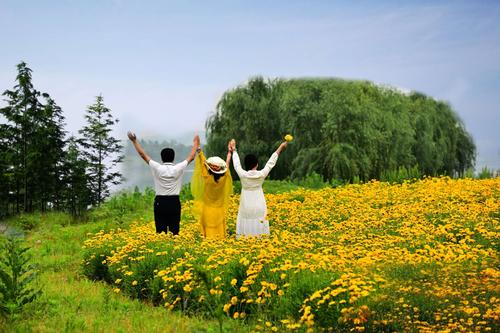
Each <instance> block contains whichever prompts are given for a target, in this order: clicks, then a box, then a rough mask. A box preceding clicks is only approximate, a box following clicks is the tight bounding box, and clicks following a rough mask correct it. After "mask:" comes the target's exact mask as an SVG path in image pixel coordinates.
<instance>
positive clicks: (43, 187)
mask: <svg viewBox="0 0 500 333" xmlns="http://www.w3.org/2000/svg"><path fill="white" fill-rule="evenodd" d="M42 96H43V97H44V99H45V103H44V105H43V107H42V108H41V110H40V111H39V114H40V117H39V118H40V124H39V127H38V129H37V131H36V133H35V135H36V138H35V142H37V146H38V147H37V149H36V151H35V153H36V154H37V155H36V157H35V158H34V160H36V161H37V165H36V168H34V172H35V177H36V179H37V180H38V181H37V182H36V184H34V185H35V189H34V190H35V193H36V197H37V199H38V202H39V204H40V209H41V210H42V211H45V210H46V209H47V204H48V203H50V204H51V205H53V206H54V207H55V208H61V204H62V202H63V198H62V195H63V193H62V191H63V189H64V184H63V178H62V176H63V175H62V173H63V170H62V166H63V161H64V158H65V156H64V155H65V153H64V149H65V146H66V141H65V136H66V131H64V125H65V123H64V116H63V114H62V110H61V108H60V107H59V106H58V105H57V104H56V103H55V101H54V100H53V99H52V98H51V97H50V96H49V95H48V94H42Z"/></svg>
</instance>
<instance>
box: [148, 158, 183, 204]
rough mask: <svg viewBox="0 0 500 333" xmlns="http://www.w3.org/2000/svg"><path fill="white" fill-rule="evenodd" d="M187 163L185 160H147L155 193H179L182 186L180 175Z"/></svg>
mask: <svg viewBox="0 0 500 333" xmlns="http://www.w3.org/2000/svg"><path fill="white" fill-rule="evenodd" d="M187 165H188V162H187V161H186V160H184V161H182V162H180V163H177V164H174V163H163V164H160V163H158V162H155V161H153V160H149V167H150V168H151V173H152V174H153V180H154V184H155V192H156V195H179V193H180V192H181V188H182V176H183V175H184V170H185V169H186V167H187Z"/></svg>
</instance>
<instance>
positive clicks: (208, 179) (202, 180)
mask: <svg viewBox="0 0 500 333" xmlns="http://www.w3.org/2000/svg"><path fill="white" fill-rule="evenodd" d="M205 160H206V158H205V155H204V154H203V152H202V151H200V152H199V153H198V155H197V156H196V160H195V164H194V171H193V177H192V179H191V193H192V194H193V197H194V207H193V208H194V214H195V217H196V218H197V219H198V220H199V221H200V227H201V233H202V235H203V236H204V237H206V238H216V239H223V238H225V237H226V212H227V208H228V206H229V198H230V196H231V194H232V192H233V179H232V178H231V173H230V172H229V168H227V170H226V173H225V174H223V175H222V176H221V177H220V178H219V179H218V180H217V181H215V179H214V176H213V175H212V174H210V173H209V171H208V168H207V166H206V165H205Z"/></svg>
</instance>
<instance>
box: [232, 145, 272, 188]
mask: <svg viewBox="0 0 500 333" xmlns="http://www.w3.org/2000/svg"><path fill="white" fill-rule="evenodd" d="M276 161H278V154H277V153H276V152H275V153H273V154H272V155H271V158H269V160H268V161H267V163H266V165H265V166H264V168H263V169H261V170H249V171H245V170H243V168H242V167H241V163H240V157H239V156H238V152H237V151H234V152H233V166H234V170H235V171H236V173H237V174H238V176H239V177H240V181H241V188H242V189H244V190H257V189H262V183H264V179H266V177H267V175H268V174H269V172H271V169H272V168H273V167H274V166H275V165H276Z"/></svg>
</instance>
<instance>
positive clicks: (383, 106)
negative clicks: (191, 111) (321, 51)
mask: <svg viewBox="0 0 500 333" xmlns="http://www.w3.org/2000/svg"><path fill="white" fill-rule="evenodd" d="M206 129H207V139H208V141H207V142H208V145H207V150H208V151H209V152H210V154H222V152H223V151H224V149H225V147H226V144H227V140H228V138H232V137H234V138H236V140H237V141H238V148H239V151H241V152H245V153H253V154H255V155H257V156H258V158H259V160H260V161H264V160H266V159H267V158H268V157H269V155H270V154H271V153H272V152H273V151H274V150H275V149H276V147H277V145H278V143H279V142H280V141H281V138H282V137H283V136H284V134H286V133H292V134H293V135H294V137H295V139H294V141H292V142H291V143H290V144H289V146H288V148H287V150H286V151H285V152H284V153H283V154H282V155H281V156H280V160H279V163H278V164H277V165H276V167H275V168H274V169H273V171H272V172H271V178H273V179H285V178H287V177H292V178H305V177H306V176H307V175H310V174H313V173H317V174H319V175H321V176H322V178H323V179H324V180H327V181H331V180H333V179H337V180H338V179H340V180H342V181H344V182H345V181H347V182H351V181H354V180H355V179H356V182H361V181H368V180H370V179H380V178H381V177H382V174H383V173H384V172H386V170H397V173H398V175H395V176H394V175H391V177H393V176H394V177H395V178H398V179H399V178H400V175H399V170H400V168H405V169H406V170H412V168H413V167H414V166H415V165H418V167H417V168H418V174H420V175H441V174H444V175H449V176H456V175H459V176H462V175H463V174H464V172H465V171H466V170H467V169H468V168H470V167H472V166H473V164H474V161H475V145H474V143H473V141H472V138H471V137H470V135H469V133H468V132H467V131H466V130H465V128H464V126H463V124H462V122H461V120H460V119H459V118H458V116H457V115H456V114H455V112H453V110H452V109H451V107H450V106H449V105H447V104H446V103H443V102H440V101H436V100H434V99H432V98H430V97H427V96H425V95H423V94H420V93H412V94H410V95H407V94H403V93H401V92H399V91H397V90H396V89H391V88H386V87H381V86H377V85H375V84H373V83H370V82H366V81H347V80H339V79H294V80H272V81H265V80H264V79H262V78H254V79H251V80H250V81H249V82H248V83H247V84H246V85H243V86H239V87H237V88H235V89H233V90H230V91H228V92H226V93H225V94H224V96H223V97H222V99H221V100H220V102H219V104H218V106H217V111H216V112H215V114H213V115H212V116H211V117H210V118H209V120H208V121H207V123H206ZM393 172H395V171H393ZM412 173H413V174H416V172H413V170H412Z"/></svg>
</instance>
